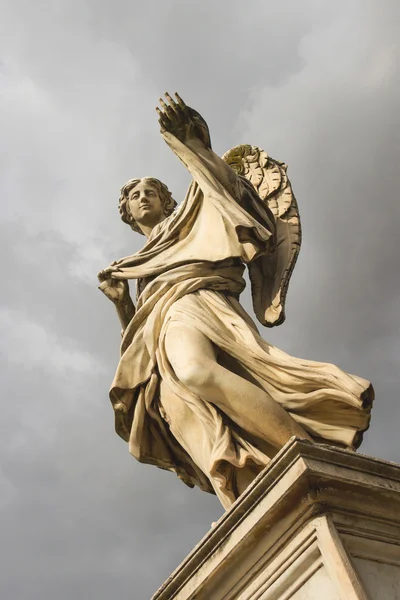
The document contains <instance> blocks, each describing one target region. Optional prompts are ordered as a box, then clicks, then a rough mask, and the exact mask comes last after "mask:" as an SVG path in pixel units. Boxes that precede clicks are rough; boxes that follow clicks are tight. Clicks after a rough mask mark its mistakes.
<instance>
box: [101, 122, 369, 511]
mask: <svg viewBox="0 0 400 600" xmlns="http://www.w3.org/2000/svg"><path fill="white" fill-rule="evenodd" d="M164 138H165V140H166V142H167V143H168V144H169V146H170V147H171V149H172V150H173V151H174V152H175V154H176V155H177V156H178V157H179V158H180V160H182V162H184V164H185V166H186V167H187V168H188V170H189V171H190V173H191V174H192V176H193V180H194V181H193V183H192V184H191V186H190V188H189V191H188V194H187V196H186V198H185V200H184V201H183V202H182V204H181V205H180V206H179V208H178V209H177V211H176V212H175V213H174V214H172V215H170V216H169V217H167V218H166V219H165V220H164V221H162V222H161V223H160V224H159V225H157V226H156V227H155V228H154V229H153V231H152V233H151V235H150V237H149V239H148V240H147V243H146V244H145V246H144V247H143V248H142V249H141V250H140V251H139V252H137V253H136V254H134V255H133V256H128V257H126V258H123V259H121V260H119V261H116V262H115V263H113V265H112V266H113V273H112V277H113V278H115V279H136V280H137V289H138V297H137V309H136V313H135V315H134V317H133V319H132V320H131V322H130V323H129V325H128V327H127V328H126V330H125V332H124V334H123V338H122V342H121V358H120V361H119V365H118V368H117V371H116V374H115V377H114V380H113V383H112V386H111V390H110V398H111V402H112V404H113V407H114V410H115V423H116V431H117V433H118V434H119V435H120V436H121V437H122V438H123V439H124V440H126V441H127V442H128V444H129V450H130V452H131V454H132V455H133V456H134V457H135V458H137V459H138V460H139V461H141V462H145V463H150V464H153V465H156V466H158V467H160V468H163V469H168V470H171V471H175V473H176V474H177V475H178V477H179V478H180V479H182V480H183V481H184V482H185V483H186V484H187V485H189V486H191V487H193V486H194V485H198V486H199V487H200V488H201V489H202V490H204V491H208V492H212V493H216V494H217V496H218V497H219V499H220V501H221V502H222V504H223V505H224V506H225V507H229V506H230V505H231V504H232V502H233V501H234V500H235V499H236V498H237V497H238V495H239V494H240V492H241V491H242V490H243V489H244V487H246V485H247V484H248V483H250V481H251V480H252V479H254V477H255V476H256V475H257V473H258V472H260V470H262V468H264V466H265V465H267V464H268V462H269V460H270V459H271V458H272V457H273V456H274V454H275V453H276V449H274V448H273V447H272V446H271V445H270V444H269V442H268V439H267V438H266V439H260V438H255V437H254V436H252V435H251V434H249V433H248V431H246V430H245V429H243V428H241V427H239V426H238V425H237V424H236V423H235V422H234V421H233V420H231V419H229V418H228V417H227V416H226V415H225V414H223V413H222V411H221V410H220V409H219V408H217V407H216V406H215V405H213V404H212V403H210V402H207V401H205V400H203V399H202V398H201V397H199V396H197V395H196V394H194V393H192V392H191V391H190V390H189V389H188V388H187V387H186V386H185V385H184V384H183V383H182V382H180V381H179V379H178V378H177V377H176V375H175V373H174V370H173V369H172V367H171V364H170V362H169V360H168V355H167V352H166V348H165V337H166V333H167V331H168V328H169V327H170V326H171V325H172V324H175V325H176V324H178V325H188V326H190V327H193V328H196V329H198V330H199V331H201V332H202V333H203V334H204V335H205V336H206V337H207V338H208V339H209V340H210V341H211V342H212V343H213V344H214V345H215V346H216V347H217V348H218V349H219V351H220V354H221V356H222V360H223V364H224V366H225V367H226V368H229V369H231V370H232V372H235V373H236V374H239V375H240V376H242V377H245V378H246V379H249V380H250V381H252V382H253V383H254V384H255V385H257V386H258V387H260V388H262V389H263V390H264V391H265V393H266V394H268V395H269V396H270V397H271V398H272V399H273V400H275V401H276V402H278V403H279V404H280V405H281V406H282V407H283V408H284V409H285V410H286V411H288V412H289V413H290V414H291V415H292V417H293V418H294V419H295V420H296V421H297V422H299V423H300V424H301V425H302V427H303V428H304V429H305V430H306V431H307V432H308V433H309V434H310V435H311V436H312V437H313V438H314V439H316V440H318V441H325V442H327V443H334V444H339V445H341V446H344V447H348V448H353V449H354V448H356V447H357V446H358V445H359V444H360V443H361V439H362V433H363V432H364V431H365V430H366V429H367V428H368V425H369V418H370V417H369V413H370V407H371V403H372V395H373V392H372V387H371V386H370V384H369V382H368V381H366V380H364V379H362V378H360V377H357V376H354V375H349V374H347V373H345V372H343V371H342V370H340V369H339V368H338V367H336V366H334V365H331V364H327V363H319V362H314V361H309V360H302V359H299V358H295V357H292V356H289V355H288V354H286V353H285V352H283V351H281V350H278V349H277V348H275V347H274V346H272V345H271V344H268V343H267V342H266V341H265V340H264V339H263V338H262V337H261V336H260V335H259V333H258V331H257V327H256V326H255V324H254V323H253V321H252V320H251V318H250V317H249V316H248V314H247V313H246V312H245V311H244V309H243V308H242V307H241V305H240V304H239V295H240V293H241V292H242V291H243V289H244V287H245V282H244V280H243V277H242V275H243V271H244V265H245V264H251V262H252V261H254V260H256V259H257V258H259V257H260V256H262V255H263V254H264V253H266V252H272V251H273V250H274V219H273V216H272V214H271V213H270V212H269V210H268V208H267V207H265V206H264V204H263V203H262V202H261V200H260V198H259V197H258V196H257V194H256V192H255V190H254V189H253V188H252V186H251V185H249V184H248V182H247V181H246V180H244V179H243V178H240V177H236V176H235V178H234V180H232V179H231V180H230V183H229V184H228V183H227V178H226V173H224V172H223V170H224V169H228V168H229V167H227V166H226V165H222V164H221V161H220V159H219V158H218V157H216V155H214V154H213V152H212V151H211V150H208V151H205V152H203V153H198V152H196V151H195V150H193V149H190V148H189V147H187V146H185V145H184V144H182V143H181V142H179V141H178V140H177V139H176V138H175V137H174V136H172V135H171V134H164ZM219 174H220V175H219ZM253 293H257V291H256V290H253ZM245 415H246V398H243V413H242V415H241V417H242V419H241V421H242V422H243V417H244V418H245Z"/></svg>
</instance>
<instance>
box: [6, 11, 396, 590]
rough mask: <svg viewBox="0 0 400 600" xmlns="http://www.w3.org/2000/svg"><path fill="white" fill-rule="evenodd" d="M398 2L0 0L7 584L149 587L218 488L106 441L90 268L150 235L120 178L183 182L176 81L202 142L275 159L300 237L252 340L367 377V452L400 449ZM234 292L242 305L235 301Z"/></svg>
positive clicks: (198, 526)
mask: <svg viewBox="0 0 400 600" xmlns="http://www.w3.org/2000/svg"><path fill="white" fill-rule="evenodd" d="M399 6H400V5H399V3H398V0H393V1H391V0H374V1H372V0H347V1H346V2H343V3H333V2H328V1H326V0H325V1H321V0H287V1H286V2H272V1H270V0H252V1H251V2H248V3H245V2H243V1H241V2H238V1H236V0H229V2H228V1H225V0H220V1H219V2H216V1H215V0H201V1H200V0H196V1H192V0H166V1H165V2H163V3H161V2H158V1H156V0H147V1H146V2H142V1H137V0H113V1H112V2H111V1H107V0H36V1H35V2H32V1H29V0H3V2H2V10H1V13H2V17H1V25H0V40H1V42H0V48H1V53H0V89H1V93H0V103H1V114H0V119H1V131H2V134H1V144H2V148H1V184H0V185H1V197H2V202H1V222H0V227H1V232H0V246H1V256H2V269H3V271H2V275H1V282H2V290H3V291H2V294H1V307H0V332H1V336H0V344H1V354H2V382H3V383H2V390H3V393H2V396H3V402H2V410H1V416H2V418H1V426H0V452H1V467H0V514H1V521H2V525H1V531H2V534H1V543H2V550H1V564H2V575H1V578H0V579H1V580H0V597H1V598H4V600H36V599H39V598H40V599H41V600H47V599H49V600H50V599H53V598H57V600H67V599H70V598H76V599H77V600H84V599H85V600H86V599H92V598H93V599H95V598H96V600H103V599H104V600H106V599H107V600H108V599H109V598H110V597H115V598H118V600H128V599H129V600H133V599H135V600H136V599H138V600H142V599H143V600H146V599H148V598H150V596H151V595H152V593H154V592H155V590H156V589H157V588H158V586H159V585H160V584H161V583H162V582H163V581H164V580H165V579H166V577H167V576H168V575H169V574H170V572H171V571H172V570H173V569H174V568H175V567H176V566H177V565H178V564H179V562H180V561H181V560H182V559H183V558H184V556H185V555H186V554H187V553H188V552H189V551H190V550H191V549H192V547H193V546H194V545H195V544H196V543H197V542H198V541H199V539H200V538H201V537H202V536H203V535H204V534H205V533H206V531H207V530H208V529H209V526H210V523H211V522H212V521H214V520H215V519H216V518H218V517H219V515H221V514H222V509H221V507H220V506H219V503H218V501H217V500H216V498H215V497H213V496H210V495H208V494H204V493H202V492H200V491H197V490H190V489H189V488H186V487H185V486H184V485H183V484H182V483H181V482H180V481H178V479H177V478H176V477H175V475H173V474H171V473H166V472H163V471H160V470H158V469H156V468H154V467H150V466H146V465H140V464H138V463H136V461H135V460H134V459H133V458H132V457H130V455H129V454H128V450H127V447H126V445H125V443H124V442H123V441H122V440H121V439H120V438H118V437H117V435H116V434H115V433H114V429H113V427H114V425H113V415H112V411H111V407H110V405H109V400H108V387H109V384H110V382H111V380H112V377H113V373H114V369H115V367H116V364H117V360H118V345H119V329H120V328H119V323H118V321H117V318H116V315H115V314H114V310H113V307H112V305H111V303H110V302H109V301H108V300H107V299H106V298H105V297H104V296H102V295H101V293H100V292H99V291H98V290H97V280H96V273H97V271H98V270H100V269H101V268H104V267H105V266H107V265H108V264H109V263H110V262H111V261H112V260H114V259H116V258H119V257H121V256H125V255H127V254H130V253H132V252H134V251H136V250H137V249H138V248H139V247H140V245H141V243H142V241H143V238H141V236H138V235H135V234H133V233H132V232H131V231H130V230H129V228H128V227H127V226H126V225H124V224H123V223H122V222H121V221H120V219H119V216H118V210H117V202H118V192H119V188H120V187H121V185H122V184H123V183H124V182H125V181H126V180H127V179H129V178H131V177H137V176H145V175H153V176H156V177H158V178H160V179H162V180H163V181H165V182H166V183H167V184H168V186H169V187H170V189H172V191H173V193H174V196H175V197H176V198H178V199H179V198H182V197H183V195H184V193H185V190H186V188H187V186H188V184H189V181H190V180H189V176H188V174H187V173H186V172H185V170H184V168H183V166H182V165H181V164H180V163H179V162H178V161H177V160H176V158H175V157H174V156H173V155H172V154H171V152H170V151H169V150H168V148H167V146H166V145H165V144H164V142H163V141H162V139H161V138H160V135H159V132H158V125H157V118H156V114H155V112H154V107H155V105H156V102H157V99H158V97H159V96H160V94H162V93H163V92H164V91H165V90H168V91H170V92H173V91H175V90H177V91H179V92H180V94H181V95H182V96H183V98H185V99H186V101H187V102H188V104H190V105H191V106H193V107H195V108H196V109H198V110H199V111H200V112H201V113H202V114H203V115H204V117H205V118H206V120H207V121H208V123H209V125H210V129H211V133H212V138H213V145H214V148H215V150H216V151H217V152H218V153H220V154H222V153H223V152H225V151H226V150H227V149H228V148H230V147H232V146H234V145H236V144H238V143H250V144H256V145H259V146H261V147H262V148H264V149H265V150H266V151H267V152H268V153H269V154H271V155H272V156H273V157H275V158H278V159H281V160H284V161H286V162H287V163H288V164H289V174H290V176H291V180H292V183H293V186H294V190H295V193H296V196H297V198H298V201H299V204H300V207H301V214H302V221H303V233H304V242H303V248H302V252H301V254H300V258H299V262H298V264H297V267H296V270H295V273H294V276H293V280H292V284H291V288H290V291H289V296H288V307H287V315H288V318H287V322H286V323H285V324H284V325H283V326H282V327H279V328H277V329H276V330H273V331H270V330H266V331H264V332H263V335H264V336H265V337H266V339H268V340H270V341H271V342H273V343H274V344H276V345H277V346H279V347H281V348H282V349H284V350H286V351H287V352H289V353H292V354H294V355H297V356H302V357H305V358H310V359H315V360H323V361H328V362H334V363H337V364H339V365H340V366H342V367H343V368H344V369H345V370H347V371H349V372H351V373H356V374H358V375H361V376H363V377H365V378H368V379H370V380H371V381H372V382H373V383H374V385H375V388H376V395H377V399H376V404H375V409H374V412H373V420H372V425H371V429H370V431H369V432H368V433H367V435H366V436H365V442H364V445H363V446H362V451H363V452H364V453H366V454H371V455H374V456H378V457H381V458H385V459H388V460H393V461H400V441H399V435H398V431H399V428H400V411H399V407H398V403H399V384H398V380H399V370H400V364H399V356H400V352H399V346H400V331H399V329H400V327H399V323H400V320H399V309H400V303H399V288H400V283H399V276H398V273H399V257H398V255H399V252H398V237H399V236H398V230H399V227H400V218H399V217H400V204H399V200H398V190H399V186H400V181H399V171H400V170H399V166H398V163H399V144H400V140H399V128H398V125H399V123H398V114H399V113H398V107H399V103H400V98H399V81H398V79H397V76H396V71H395V65H396V61H398V58H399V56H398V46H397V38H398V32H397V31H396V27H397V23H398V19H399V17H400V14H399ZM243 302H244V304H245V306H247V307H249V296H248V295H245V296H244V299H243Z"/></svg>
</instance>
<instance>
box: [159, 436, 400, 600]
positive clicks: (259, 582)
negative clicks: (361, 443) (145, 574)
mask: <svg viewBox="0 0 400 600" xmlns="http://www.w3.org/2000/svg"><path fill="white" fill-rule="evenodd" d="M289 598H290V599H292V600H314V599H317V598H318V599H319V598H324V600H338V599H340V600H356V599H363V600H375V599H379V600H382V599H383V598H384V599H385V600H395V599H397V600H398V599H399V598H400V465H397V464H394V463H389V462H385V461H382V460H378V459H375V458H371V457H368V456H363V455H361V454H356V453H353V452H349V451H346V450H341V449H337V448H334V447H331V446H322V445H320V446H318V445H313V444H311V443H309V442H307V441H304V440H299V439H297V438H292V439H291V440H290V441H289V442H288V443H287V444H286V446H284V448H282V450H281V451H280V452H279V454H278V455H277V456H276V457H275V458H274V460H273V461H272V462H271V463H270V465H269V466H268V467H266V468H265V469H264V471H263V472H262V473H261V474H260V475H259V476H258V477H257V479H255V480H254V482H253V483H252V484H251V485H250V486H249V487H248V489H247V490H246V491H245V492H244V493H243V494H242V496H241V497H240V498H239V499H238V500H237V501H236V502H235V504H234V505H233V506H232V507H231V508H230V509H229V510H228V511H227V512H226V513H225V514H224V515H223V516H222V517H221V518H220V520H219V521H218V522H217V523H216V525H215V527H214V528H213V529H211V531H209V532H208V534H207V535H206V536H205V537H204V538H203V539H202V540H201V542H200V543H199V544H198V545H197V546H196V548H195V549H194V550H193V551H192V552H191V553H190V554H189V556H188V557H187V558H186V559H185V560H184V561H183V563H182V564H181V565H180V566H179V567H178V568H177V569H176V571H175V572H174V573H173V574H172V575H171V576H170V577H169V579H168V580H167V581H166V582H165V583H164V585H163V586H162V587H161V588H160V589H159V590H158V592H157V593H156V594H155V595H154V596H153V600H173V599H174V600H178V599H179V600H189V599H193V600H194V599H196V600H211V599H212V600H222V599H224V600H234V599H240V600H256V599H257V600H288V599H289Z"/></svg>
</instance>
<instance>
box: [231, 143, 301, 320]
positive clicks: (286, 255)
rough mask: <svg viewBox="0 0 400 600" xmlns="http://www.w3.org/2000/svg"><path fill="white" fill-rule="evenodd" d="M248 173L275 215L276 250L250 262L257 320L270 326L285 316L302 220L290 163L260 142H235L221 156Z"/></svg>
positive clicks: (258, 192)
mask: <svg viewBox="0 0 400 600" xmlns="http://www.w3.org/2000/svg"><path fill="white" fill-rule="evenodd" d="M222 158H223V159H224V160H225V162H227V163H228V164H229V165H230V167H231V168H232V169H233V170H234V171H235V172H236V173H237V174H238V175H241V176H244V177H246V179H247V180H248V181H250V182H251V183H252V185H253V187H254V188H255V190H256V192H257V194H258V196H259V197H260V198H261V200H262V202H263V203H265V204H266V205H267V206H268V208H269V209H270V210H271V212H272V214H273V215H274V218H275V224H276V233H275V236H276V239H275V252H273V253H269V254H267V255H264V256H262V257H259V258H258V259H256V260H255V261H254V262H253V263H251V264H250V265H249V272H250V280H251V283H252V296H253V306H254V310H255V313H256V315H257V318H258V320H259V321H260V322H261V323H262V324H263V325H266V326H267V327H273V326H274V325H280V324H281V323H283V321H284V320H285V300H286V293H287V288H288V285H289V280H290V277H291V274H292V271H293V268H294V266H295V263H296V260H297V256H298V254H299V251H300V245H301V223H300V216H299V211H298V207H297V202H296V199H295V197H294V194H293V191H292V186H291V183H290V181H289V179H288V176H287V165H286V164H285V163H283V162H280V161H277V160H274V159H273V158H271V157H270V156H268V154H267V153H266V152H265V151H264V150H261V149H260V148H258V147H257V146H250V145H248V144H242V145H240V146H235V148H232V149H231V150H229V151H228V152H226V153H225V154H224V156H223V157H222Z"/></svg>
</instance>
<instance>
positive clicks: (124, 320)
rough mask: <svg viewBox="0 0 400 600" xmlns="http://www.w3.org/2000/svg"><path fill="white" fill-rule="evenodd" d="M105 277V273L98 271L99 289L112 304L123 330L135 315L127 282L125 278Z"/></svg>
mask: <svg viewBox="0 0 400 600" xmlns="http://www.w3.org/2000/svg"><path fill="white" fill-rule="evenodd" d="M105 277H107V274H105V273H104V272H103V271H100V273H99V275H98V278H99V281H100V282H101V283H100V285H99V290H100V291H101V292H103V294H104V295H105V296H106V297H107V298H108V299H109V300H111V302H112V303H113V304H114V306H115V309H116V311H117V315H118V318H119V321H120V323H121V327H122V330H123V331H125V329H126V328H127V327H128V325H129V323H130V322H131V320H132V319H133V317H134V316H135V305H134V304H133V301H132V298H131V296H130V293H129V284H128V282H127V281H126V280H116V279H111V278H107V279H105Z"/></svg>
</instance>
